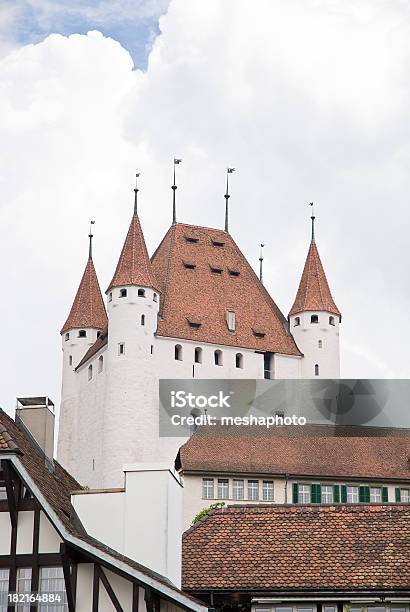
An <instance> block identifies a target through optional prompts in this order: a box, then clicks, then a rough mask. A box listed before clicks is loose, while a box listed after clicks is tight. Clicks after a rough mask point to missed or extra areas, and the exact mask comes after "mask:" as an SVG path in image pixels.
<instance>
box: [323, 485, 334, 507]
mask: <svg viewBox="0 0 410 612" xmlns="http://www.w3.org/2000/svg"><path fill="white" fill-rule="evenodd" d="M333 502H334V498H333V485H327V484H325V485H322V486H321V503H322V504H333Z"/></svg>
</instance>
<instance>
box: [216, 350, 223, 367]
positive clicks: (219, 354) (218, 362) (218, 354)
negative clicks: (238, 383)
mask: <svg viewBox="0 0 410 612" xmlns="http://www.w3.org/2000/svg"><path fill="white" fill-rule="evenodd" d="M214 360H215V365H217V366H221V365H223V360H222V351H220V350H219V349H218V350H217V351H215V352H214Z"/></svg>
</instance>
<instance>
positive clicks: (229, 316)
mask: <svg viewBox="0 0 410 612" xmlns="http://www.w3.org/2000/svg"><path fill="white" fill-rule="evenodd" d="M226 324H227V326H228V329H229V331H230V332H234V331H235V313H234V312H233V311H232V310H227V311H226Z"/></svg>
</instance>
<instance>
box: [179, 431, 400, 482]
mask: <svg viewBox="0 0 410 612" xmlns="http://www.w3.org/2000/svg"><path fill="white" fill-rule="evenodd" d="M409 458H410V430H407V429H384V428H375V427H352V426H349V427H344V426H341V425H338V426H337V427H336V428H335V427H334V426H331V425H305V426H303V427H300V426H299V427H298V426H293V427H292V426H288V427H287V426H283V427H277V428H274V427H272V428H270V429H267V428H266V427H258V426H256V427H231V426H213V427H199V428H198V429H197V431H196V432H195V434H194V435H193V436H192V437H191V438H190V439H189V440H188V441H187V442H186V443H185V444H184V445H183V446H182V447H181V448H180V451H179V453H178V457H177V460H176V467H177V469H182V470H183V471H184V472H202V473H204V472H205V473H209V472H225V473H257V474H278V475H279V474H282V475H283V474H288V475H293V476H303V475H305V476H308V477H309V476H322V477H325V476H328V477H330V478H332V477H337V478H341V477H343V478H349V477H351V478H380V479H407V480H410V462H409Z"/></svg>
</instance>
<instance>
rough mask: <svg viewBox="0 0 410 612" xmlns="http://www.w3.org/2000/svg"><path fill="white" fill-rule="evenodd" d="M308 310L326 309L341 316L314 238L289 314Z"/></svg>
mask: <svg viewBox="0 0 410 612" xmlns="http://www.w3.org/2000/svg"><path fill="white" fill-rule="evenodd" d="M306 310H319V311H320V310H322V311H323V310H324V311H326V312H331V313H332V314H335V315H338V316H339V317H340V316H341V315H340V311H339V309H338V307H337V306H336V304H335V303H334V301H333V297H332V294H331V293H330V289H329V285H328V282H327V279H326V274H325V271H324V269H323V266H322V262H321V261H320V256H319V251H318V250H317V246H316V242H315V241H314V240H312V242H311V243H310V247H309V251H308V254H307V257H306V262H305V267H304V269H303V274H302V278H301V281H300V285H299V289H298V292H297V294H296V299H295V302H294V304H293V306H292V308H291V310H290V312H289V316H291V315H294V314H297V313H298V312H303V311H306Z"/></svg>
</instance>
